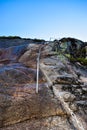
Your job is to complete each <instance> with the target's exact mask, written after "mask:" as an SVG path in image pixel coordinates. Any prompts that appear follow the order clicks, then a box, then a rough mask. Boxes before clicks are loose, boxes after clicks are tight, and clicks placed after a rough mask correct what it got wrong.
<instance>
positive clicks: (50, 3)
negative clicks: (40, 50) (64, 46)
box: [0, 0, 87, 41]
mask: <svg viewBox="0 0 87 130" xmlns="http://www.w3.org/2000/svg"><path fill="white" fill-rule="evenodd" d="M3 35H4V36H10V35H13V36H16V35H17V36H21V37H28V38H41V39H46V40H49V39H50V37H51V38H57V39H59V38H62V37H74V38H78V39H80V40H83V41H87V0H0V36H3Z"/></svg>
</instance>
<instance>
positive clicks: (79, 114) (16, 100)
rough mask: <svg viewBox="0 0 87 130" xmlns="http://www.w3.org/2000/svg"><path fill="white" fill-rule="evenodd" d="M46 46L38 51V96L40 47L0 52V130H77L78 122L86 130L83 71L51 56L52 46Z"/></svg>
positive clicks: (61, 57)
mask: <svg viewBox="0 0 87 130" xmlns="http://www.w3.org/2000/svg"><path fill="white" fill-rule="evenodd" d="M35 41H36V42H37V41H38V40H35ZM31 42H32V41H31ZM48 43H49V42H48ZM48 43H46V44H44V45H43V47H42V49H41V55H40V73H39V93H38V94H36V92H35V90H36V58H37V55H38V51H39V48H40V47H41V45H39V44H37V45H35V44H32V45H28V44H27V45H23V44H22V45H21V46H16V47H14V46H13V47H11V46H10V45H9V46H10V47H9V48H6V49H0V127H1V128H0V130H15V129H17V130H28V129H29V130H33V129H35V130H63V129H64V130H77V129H78V127H79V126H78V122H80V125H82V127H84V130H86V129H87V125H86V124H87V123H86V122H87V116H86V115H87V103H86V102H87V68H86V66H85V67H84V66H83V65H81V64H80V63H75V64H73V63H71V62H70V61H69V60H68V59H67V58H66V57H65V56H64V55H63V54H60V53H55V52H53V51H52V47H53V45H54V43H53V42H52V45H51V42H50V44H49V45H48ZM62 47H64V46H62ZM65 47H66V46H65ZM43 72H45V75H44V73H43ZM54 87H55V88H56V89H55V91H54V89H53V88H54ZM55 93H57V95H58V96H56V94H55ZM61 101H62V102H61ZM64 105H65V106H64ZM67 110H68V112H67ZM70 112H71V114H70ZM74 116H76V118H77V121H76V118H74ZM71 117H72V118H74V119H75V120H74V121H73V120H71ZM76 125H77V126H76ZM82 127H81V128H82ZM81 130H82V129H81Z"/></svg>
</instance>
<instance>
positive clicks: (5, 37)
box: [0, 36, 21, 39]
mask: <svg viewBox="0 0 87 130" xmlns="http://www.w3.org/2000/svg"><path fill="white" fill-rule="evenodd" d="M0 39H21V37H19V36H0Z"/></svg>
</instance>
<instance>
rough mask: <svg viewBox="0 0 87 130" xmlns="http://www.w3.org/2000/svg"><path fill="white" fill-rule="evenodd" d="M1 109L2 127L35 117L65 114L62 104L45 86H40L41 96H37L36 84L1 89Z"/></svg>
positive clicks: (0, 125)
mask: <svg viewBox="0 0 87 130" xmlns="http://www.w3.org/2000/svg"><path fill="white" fill-rule="evenodd" d="M3 89H4V90H3ZM0 109H1V111H0V115H1V117H0V118H1V119H0V120H1V124H0V127H2V126H5V125H10V124H15V123H17V122H21V121H24V120H27V119H31V118H34V117H35V118H42V117H48V116H54V115H64V114H65V112H64V111H63V109H62V107H61V105H60V103H59V102H58V101H57V99H56V98H54V97H53V95H52V93H51V91H50V90H49V89H47V88H46V87H45V86H44V84H43V85H42V84H41V85H40V86H39V94H35V85H34V84H31V85H30V84H27V85H26V84H25V86H24V85H21V86H12V87H10V88H9V87H5V86H3V87H2V88H1V87H0Z"/></svg>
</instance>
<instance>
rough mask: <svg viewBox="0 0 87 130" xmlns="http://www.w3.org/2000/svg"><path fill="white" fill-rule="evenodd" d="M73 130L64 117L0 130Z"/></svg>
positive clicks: (44, 119)
mask: <svg viewBox="0 0 87 130" xmlns="http://www.w3.org/2000/svg"><path fill="white" fill-rule="evenodd" d="M15 129H16V130H74V126H73V125H70V124H69V122H68V120H67V119H66V117H60V116H52V117H47V118H43V119H42V118H41V119H33V120H29V121H25V122H22V123H19V124H15V125H12V126H9V127H7V128H6V127H4V128H1V129H0V130H15Z"/></svg>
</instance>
